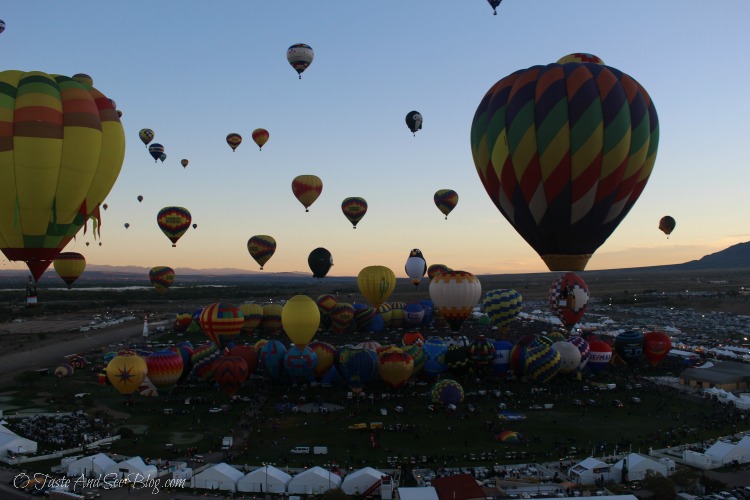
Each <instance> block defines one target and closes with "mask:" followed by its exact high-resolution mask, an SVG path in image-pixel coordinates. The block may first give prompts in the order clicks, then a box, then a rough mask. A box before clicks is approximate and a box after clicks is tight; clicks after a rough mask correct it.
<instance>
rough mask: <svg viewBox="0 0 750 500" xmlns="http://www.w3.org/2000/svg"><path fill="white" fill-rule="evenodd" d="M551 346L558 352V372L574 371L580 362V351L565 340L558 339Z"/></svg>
mask: <svg viewBox="0 0 750 500" xmlns="http://www.w3.org/2000/svg"><path fill="white" fill-rule="evenodd" d="M552 348H553V349H554V350H555V351H557V352H558V353H559V354H560V373H575V372H576V371H577V370H578V367H579V366H580V364H581V351H579V350H578V347H576V346H575V345H573V344H572V343H570V342H568V341H566V340H558V341H557V342H555V343H554V344H552Z"/></svg>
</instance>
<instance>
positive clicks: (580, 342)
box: [566, 335, 591, 371]
mask: <svg viewBox="0 0 750 500" xmlns="http://www.w3.org/2000/svg"><path fill="white" fill-rule="evenodd" d="M566 340H567V341H568V342H570V343H571V344H573V345H574V346H576V347H577V348H578V352H580V353H581V364H579V365H578V371H581V370H583V369H584V368H585V367H586V364H587V363H588V362H589V356H590V355H591V348H590V346H589V343H588V342H587V341H586V339H584V338H583V337H581V336H579V335H571V336H570V337H568V338H567V339H566Z"/></svg>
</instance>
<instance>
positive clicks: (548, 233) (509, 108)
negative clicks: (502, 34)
mask: <svg viewBox="0 0 750 500" xmlns="http://www.w3.org/2000/svg"><path fill="white" fill-rule="evenodd" d="M579 58H580V57H579ZM565 61H566V62H565V63H564V64H557V63H554V64H548V65H546V66H532V67H530V68H528V69H522V70H519V71H516V72H514V73H512V74H511V75H509V76H507V77H505V78H503V79H501V80H500V81H498V82H497V83H495V84H494V85H493V86H492V87H491V88H490V89H489V91H488V92H487V93H486V95H485V96H484V97H483V98H482V100H481V102H480V104H479V106H478V108H477V110H476V113H475V115H474V119H473V122H472V125H471V150H472V156H473V158H474V164H475V166H476V170H477V172H478V174H479V177H480V179H481V181H482V184H483V185H484V187H485V190H486V191H487V194H488V195H489V196H490V198H491V199H492V201H493V203H494V204H495V206H496V207H497V209H498V210H499V211H500V212H501V213H502V215H503V216H504V217H505V218H506V219H507V220H508V222H509V223H510V224H511V225H512V226H513V227H514V228H515V229H516V231H517V232H518V233H519V234H520V235H521V236H522V237H523V239H524V240H526V242H527V243H528V244H529V245H530V246H531V247H532V248H533V249H534V250H535V251H536V252H537V253H538V254H539V255H540V256H541V258H542V259H543V260H544V262H545V264H547V267H548V268H549V269H550V270H551V271H582V270H583V269H584V268H585V267H586V264H587V262H588V260H589V259H590V257H591V255H592V254H593V253H594V252H595V251H596V249H597V248H599V247H600V246H601V245H602V244H603V243H604V242H605V241H606V240H607V238H608V237H609V236H610V235H611V234H612V232H613V231H614V230H615V229H616V228H617V225H618V224H619V223H620V222H621V221H622V220H623V219H624V218H625V216H626V215H627V214H628V212H629V211H630V209H631V208H632V207H633V205H634V204H635V202H636V200H637V199H638V197H639V196H640V194H641V192H642V191H643V189H644V188H645V186H646V183H647V181H648V178H649V175H650V174H651V171H652V169H653V167H654V163H655V161H656V152H657V146H658V142H659V120H658V117H657V115H656V108H655V107H654V105H653V102H652V101H651V98H650V97H649V95H648V93H647V92H646V90H645V89H644V88H643V87H642V86H641V85H640V84H639V83H638V82H636V81H635V80H634V79H633V78H632V77H630V76H628V75H627V74H625V73H623V72H621V71H620V70H618V69H615V68H612V67H609V66H605V65H604V64H603V63H601V62H599V63H597V62H588V61H580V60H577V58H574V60H572V61H570V62H567V61H568V60H567V59H566V60H565Z"/></svg>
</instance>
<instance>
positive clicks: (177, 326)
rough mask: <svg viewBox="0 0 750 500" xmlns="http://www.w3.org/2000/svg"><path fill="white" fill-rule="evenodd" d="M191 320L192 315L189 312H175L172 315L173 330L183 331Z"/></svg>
mask: <svg viewBox="0 0 750 500" xmlns="http://www.w3.org/2000/svg"><path fill="white" fill-rule="evenodd" d="M192 322H193V315H192V314H191V313H189V312H181V313H177V314H175V317H174V331H176V332H184V331H185V330H187V329H188V327H189V326H190V323H192Z"/></svg>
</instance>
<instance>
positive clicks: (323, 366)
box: [307, 340, 336, 377]
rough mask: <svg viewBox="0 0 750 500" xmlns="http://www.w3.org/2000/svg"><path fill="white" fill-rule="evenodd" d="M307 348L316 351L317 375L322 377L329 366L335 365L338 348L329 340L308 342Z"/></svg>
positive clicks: (315, 371) (314, 373)
mask: <svg viewBox="0 0 750 500" xmlns="http://www.w3.org/2000/svg"><path fill="white" fill-rule="evenodd" d="M307 349H309V350H311V351H312V352H314V353H315V355H316V357H317V360H318V362H317V364H316V365H315V368H314V369H313V375H315V376H316V377H322V376H323V374H324V373H326V372H327V371H328V369H329V368H331V367H332V366H333V361H334V358H335V355H336V348H335V347H334V346H332V345H331V344H329V343H328V342H322V341H320V340H313V341H312V342H310V343H309V344H307Z"/></svg>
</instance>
